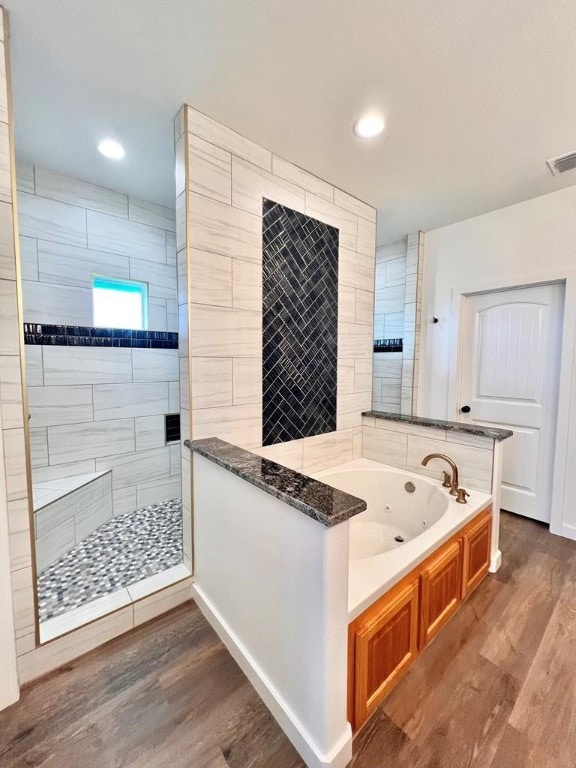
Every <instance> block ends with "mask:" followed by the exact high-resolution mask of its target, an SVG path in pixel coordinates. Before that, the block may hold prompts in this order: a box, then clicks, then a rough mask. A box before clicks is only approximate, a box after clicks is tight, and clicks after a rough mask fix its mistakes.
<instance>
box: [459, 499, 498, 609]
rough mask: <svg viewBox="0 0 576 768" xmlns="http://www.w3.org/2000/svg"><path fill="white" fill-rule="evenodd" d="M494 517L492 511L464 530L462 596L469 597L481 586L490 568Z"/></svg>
mask: <svg viewBox="0 0 576 768" xmlns="http://www.w3.org/2000/svg"><path fill="white" fill-rule="evenodd" d="M491 539H492V515H491V513H490V511H488V512H486V513H483V514H481V515H479V516H478V517H477V518H476V519H475V520H474V521H473V522H472V523H471V524H470V525H468V526H467V527H466V528H465V529H464V535H463V537H462V542H463V545H464V568H463V573H462V596H463V597H467V596H468V595H469V594H470V592H472V590H473V589H475V587H477V586H478V584H480V582H481V581H482V579H483V578H484V576H485V575H486V574H487V573H488V568H489V566H490V541H491Z"/></svg>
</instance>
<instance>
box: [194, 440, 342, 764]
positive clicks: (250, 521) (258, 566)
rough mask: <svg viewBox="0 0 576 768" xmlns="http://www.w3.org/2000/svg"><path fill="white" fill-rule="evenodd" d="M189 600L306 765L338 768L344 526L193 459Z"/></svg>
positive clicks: (339, 759)
mask: <svg viewBox="0 0 576 768" xmlns="http://www.w3.org/2000/svg"><path fill="white" fill-rule="evenodd" d="M193 470H194V547H195V574H194V584H193V594H194V597H195V599H196V601H197V602H198V605H199V606H200V608H201V610H202V612H203V613H204V615H205V616H206V618H207V619H208V620H209V621H210V623H211V624H212V626H213V627H214V629H215V630H216V632H217V633H218V635H219V636H220V638H221V639H222V641H223V642H224V643H225V645H226V646H227V647H228V649H229V651H230V652H231V654H232V655H233V656H234V658H235V659H236V661H237V662H238V664H239V665H240V667H241V668H242V670H243V671H244V672H245V674H246V675H247V677H248V678H249V680H250V682H251V683H252V684H253V685H254V687H255V688H256V690H257V691H258V693H259V694H260V696H261V697H262V699H263V700H264V702H265V704H266V705H267V706H268V708H269V709H270V711H271V712H272V714H273V715H274V717H275V718H276V720H277V721H278V722H279V724H280V726H281V727H282V728H283V730H284V732H285V733H286V735H287V736H288V738H289V739H290V740H291V741H292V743H293V744H294V746H295V748H296V749H297V750H298V752H299V753H300V755H301V756H302V758H303V760H304V761H305V762H306V765H307V766H309V768H320V767H321V766H332V767H333V768H344V766H346V765H347V763H348V762H349V760H350V759H351V757H352V731H351V727H350V724H349V723H348V721H347V714H346V693H347V626H348V533H349V523H348V522H344V523H341V524H340V525H336V526H334V527H332V528H327V527H325V526H324V525H322V524H321V523H318V522H316V521H315V520H313V519H312V518H310V517H307V516H306V515H304V514H303V513H302V512H300V511H298V510H297V509H295V508H294V507H291V506H288V505H287V504H285V503H283V502H282V501H280V500H278V499H276V498H274V497H273V496H271V495H270V494H267V493H266V492H264V491H262V490H260V489H259V488H256V487H255V486H253V485H250V484H249V483H247V482H246V481H245V480H242V479H241V478H239V477H237V476H236V475H234V474H233V473H231V472H229V471H228V470H226V469H223V468H222V467H219V466H218V465H216V464H214V463H213V462H211V461H209V460H208V459H205V458H203V457H201V456H198V455H194V457H193Z"/></svg>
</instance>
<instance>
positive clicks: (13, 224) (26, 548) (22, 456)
mask: <svg viewBox="0 0 576 768" xmlns="http://www.w3.org/2000/svg"><path fill="white" fill-rule="evenodd" d="M5 23H6V14H5V12H4V13H3V16H2V29H1V30H0V37H1V40H0V48H1V50H0V69H1V70H2V71H1V72H0V83H1V84H2V85H1V86H0V89H1V90H0V154H1V155H2V158H3V161H2V163H0V406H1V408H2V440H3V443H4V467H3V471H4V472H5V475H6V488H7V494H8V518H9V528H10V565H11V572H12V590H13V603H14V613H15V625H16V626H15V630H16V645H17V652H18V654H19V655H20V654H22V653H25V652H26V651H29V650H31V649H32V648H34V645H35V640H36V638H35V621H34V615H35V614H34V590H33V583H34V578H35V574H34V572H33V562H32V550H31V537H30V511H29V484H28V477H29V456H28V451H27V447H26V446H27V431H28V424H27V418H26V413H27V406H26V401H25V391H24V389H23V386H22V382H23V381H24V380H25V378H24V376H25V374H24V360H23V356H22V354H21V350H22V349H23V325H22V294H21V290H20V265H19V259H18V258H17V248H18V232H17V218H16V193H15V190H16V178H15V159H14V140H13V129H12V121H11V103H10V93H9V82H10V79H9V75H10V72H9V58H8V53H7V46H8V40H7V39H5V37H4V30H5V28H7V27H5Z"/></svg>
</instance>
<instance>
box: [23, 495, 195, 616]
mask: <svg viewBox="0 0 576 768" xmlns="http://www.w3.org/2000/svg"><path fill="white" fill-rule="evenodd" d="M181 562H182V502H181V500H180V499H172V500H171V501H165V502H163V503H162V504H152V505H151V506H148V507H142V508H140V509H137V510H135V511H134V512H127V513H126V514H123V515H117V516H116V517H113V518H112V519H111V520H108V521H107V522H106V523H104V524H103V525H101V526H100V527H99V528H98V529H97V530H95V531H94V532H93V533H91V534H90V536H88V537H87V538H85V539H83V540H82V541H81V542H80V543H79V544H77V545H76V546H75V547H74V549H71V550H70V551H69V552H67V553H66V554H65V555H63V556H62V557H61V558H59V559H58V560H56V561H55V562H54V563H52V564H51V565H49V566H48V568H46V569H45V570H44V571H43V572H42V573H41V574H40V575H39V576H38V607H39V614H40V621H41V622H42V621H46V620H47V619H53V618H54V617H56V616H61V615H62V614H63V613H66V612H67V611H70V610H72V609H73V608H78V607H79V606H81V605H85V604H86V603H89V602H91V601H92V600H95V599H96V598H97V597H102V596H103V595H107V594H110V593H111V592H115V591H116V590H118V589H122V588H123V587H127V586H128V585H130V584H134V583H135V582H136V581H141V580H142V579H146V578H147V577H148V576H153V575H154V574H156V573H160V571H165V570H166V569H167V568H172V567H173V566H175V565H178V564H179V563H181Z"/></svg>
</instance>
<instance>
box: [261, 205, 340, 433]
mask: <svg viewBox="0 0 576 768" xmlns="http://www.w3.org/2000/svg"><path fill="white" fill-rule="evenodd" d="M338 239H339V232H338V230H337V229H336V228H335V227H331V226H329V225H328V224H324V223H323V222H321V221H317V220H316V219H312V218H310V216H304V215H303V214H301V213H298V212H297V211H293V210H291V209H290V208H286V207H284V206H283V205H279V204H278V203H275V202H273V201H271V200H266V199H264V200H263V202H262V243H263V265H262V266H263V276H262V277H263V291H262V294H263V363H262V378H263V414H262V415H263V428H262V444H263V445H272V444H274V443H282V442H285V441H287V440H295V439H297V438H301V437H310V436H312V435H320V434H324V433H326V432H333V431H334V430H335V429H336V370H337V360H338V353H337V347H338Z"/></svg>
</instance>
